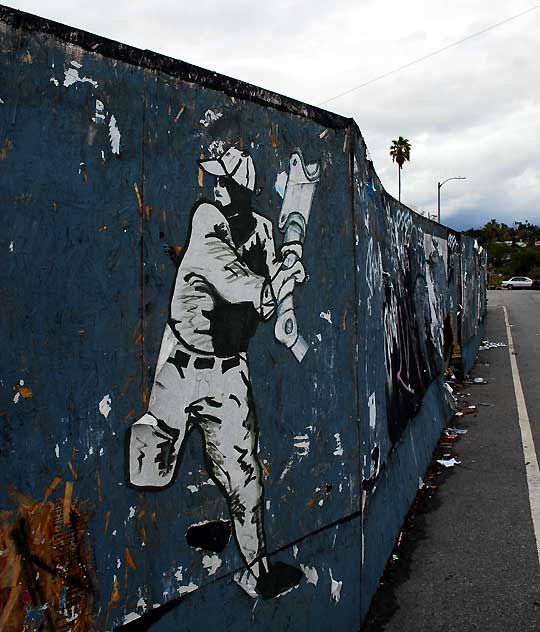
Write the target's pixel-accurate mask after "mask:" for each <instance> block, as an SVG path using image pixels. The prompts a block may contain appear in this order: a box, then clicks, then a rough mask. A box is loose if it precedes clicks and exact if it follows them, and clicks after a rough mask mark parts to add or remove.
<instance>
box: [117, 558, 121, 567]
mask: <svg viewBox="0 0 540 632" xmlns="http://www.w3.org/2000/svg"><path fill="white" fill-rule="evenodd" d="M121 566H122V560H121V559H120V558H118V559H117V560H116V568H120V567H121Z"/></svg>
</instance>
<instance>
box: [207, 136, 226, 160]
mask: <svg viewBox="0 0 540 632" xmlns="http://www.w3.org/2000/svg"><path fill="white" fill-rule="evenodd" d="M208 153H209V154H210V157H211V158H217V157H218V156H222V155H223V154H224V153H225V143H224V142H223V141H222V140H214V141H212V142H211V143H210V145H208Z"/></svg>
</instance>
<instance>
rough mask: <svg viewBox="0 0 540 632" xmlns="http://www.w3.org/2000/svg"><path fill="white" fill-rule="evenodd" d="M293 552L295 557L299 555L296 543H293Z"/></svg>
mask: <svg viewBox="0 0 540 632" xmlns="http://www.w3.org/2000/svg"><path fill="white" fill-rule="evenodd" d="M292 554H293V556H294V559H296V558H297V557H298V547H297V546H296V544H293V548H292Z"/></svg>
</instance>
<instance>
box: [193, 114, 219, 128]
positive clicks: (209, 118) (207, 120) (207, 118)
mask: <svg viewBox="0 0 540 632" xmlns="http://www.w3.org/2000/svg"><path fill="white" fill-rule="evenodd" d="M222 116H223V114H222V113H221V112H213V111H212V110H206V112H205V113H204V118H202V119H201V120H200V121H199V123H200V124H201V125H204V126H205V127H208V126H209V125H210V124H211V123H214V122H215V121H217V120H218V119H220V118H221V117H222Z"/></svg>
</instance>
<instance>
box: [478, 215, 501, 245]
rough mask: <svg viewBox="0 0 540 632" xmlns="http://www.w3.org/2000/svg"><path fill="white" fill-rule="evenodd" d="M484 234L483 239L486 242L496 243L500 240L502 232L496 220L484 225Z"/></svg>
mask: <svg viewBox="0 0 540 632" xmlns="http://www.w3.org/2000/svg"><path fill="white" fill-rule="evenodd" d="M482 232H483V233H484V235H483V237H484V239H485V241H486V242H490V241H495V240H496V239H498V237H499V233H500V232H501V225H500V224H499V222H498V221H497V220H496V219H495V218H493V219H491V220H489V222H488V223H487V224H485V225H484V228H483V229H482Z"/></svg>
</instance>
